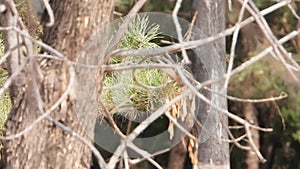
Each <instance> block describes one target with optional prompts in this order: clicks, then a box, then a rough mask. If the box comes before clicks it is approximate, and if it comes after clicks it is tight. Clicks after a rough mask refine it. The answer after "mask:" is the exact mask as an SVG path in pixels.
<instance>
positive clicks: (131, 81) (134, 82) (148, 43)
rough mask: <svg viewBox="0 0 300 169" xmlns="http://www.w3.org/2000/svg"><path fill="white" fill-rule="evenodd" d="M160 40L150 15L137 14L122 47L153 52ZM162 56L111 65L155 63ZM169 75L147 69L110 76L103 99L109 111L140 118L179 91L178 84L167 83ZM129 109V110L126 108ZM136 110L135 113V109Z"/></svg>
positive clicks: (123, 60) (137, 58)
mask: <svg viewBox="0 0 300 169" xmlns="http://www.w3.org/2000/svg"><path fill="white" fill-rule="evenodd" d="M157 38H159V25H156V24H152V25H150V23H149V19H148V16H146V15H143V16H140V15H137V16H136V17H135V18H134V19H133V21H132V22H131V23H130V24H129V26H128V30H127V31H126V32H125V34H124V36H123V37H122V39H121V41H120V43H119V45H118V46H119V48H133V49H152V48H158V47H159V46H158V45H157V44H155V43H153V42H152V40H154V39H157ZM161 58H162V56H156V57H151V58H145V57H142V56H138V57H131V56H129V57H126V58H118V57H116V58H113V59H112V60H111V61H110V64H123V65H124V64H126V65H137V64H152V63H157V60H159V59H161ZM168 80H170V79H169V77H168V75H167V74H166V73H165V72H164V71H163V70H161V69H157V68H143V69H135V70H126V71H119V72H113V73H106V75H105V80H104V89H103V91H102V93H101V94H102V98H103V100H104V101H105V104H106V105H107V106H108V107H109V109H113V108H116V107H118V108H125V110H124V111H123V112H118V113H123V114H128V115H130V116H131V117H136V116H137V115H138V112H146V113H150V112H151V111H153V110H154V109H156V108H158V107H160V106H161V105H162V104H164V103H165V100H166V98H167V97H169V96H170V93H172V92H173V93H174V92H176V89H177V85H176V84H175V83H174V82H172V83H170V84H169V83H167V81H168ZM126 108H127V109H126ZM132 108H134V110H132Z"/></svg>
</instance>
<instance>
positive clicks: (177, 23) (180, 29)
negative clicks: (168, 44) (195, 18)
mask: <svg viewBox="0 0 300 169" xmlns="http://www.w3.org/2000/svg"><path fill="white" fill-rule="evenodd" d="M181 3H182V0H177V2H176V5H175V7H174V10H173V12H172V18H173V22H174V24H175V28H176V32H177V37H178V41H179V43H183V37H182V32H181V31H182V28H181V26H180V24H179V21H178V17H177V14H178V11H179V8H180V6H181ZM181 53H182V56H183V63H184V64H191V63H192V62H191V61H190V59H189V57H188V56H187V53H186V50H185V49H184V48H181Z"/></svg>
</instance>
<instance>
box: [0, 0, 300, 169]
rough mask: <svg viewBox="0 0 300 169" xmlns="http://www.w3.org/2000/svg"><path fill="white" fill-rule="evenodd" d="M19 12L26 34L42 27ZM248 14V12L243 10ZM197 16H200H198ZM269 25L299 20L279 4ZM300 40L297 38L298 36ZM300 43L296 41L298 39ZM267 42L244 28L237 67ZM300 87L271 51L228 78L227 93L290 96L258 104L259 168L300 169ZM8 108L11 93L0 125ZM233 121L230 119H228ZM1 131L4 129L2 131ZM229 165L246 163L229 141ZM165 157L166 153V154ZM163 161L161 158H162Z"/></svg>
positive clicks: (123, 3)
mask: <svg viewBox="0 0 300 169" xmlns="http://www.w3.org/2000/svg"><path fill="white" fill-rule="evenodd" d="M136 1H137V0H117V1H116V7H115V11H116V12H118V13H119V15H115V16H116V18H117V17H120V14H122V15H123V16H124V15H126V14H127V13H128V11H129V10H130V9H131V7H133V5H134V4H135V2H136ZM17 2H18V4H20V5H19V6H18V8H19V11H20V16H22V18H23V20H24V21H25V23H26V25H27V26H28V29H29V31H30V33H31V34H32V35H34V36H38V35H37V34H36V32H41V29H40V28H39V27H38V26H37V23H38V22H37V21H36V20H35V18H32V17H31V14H30V12H28V10H26V9H27V8H28V7H27V6H26V4H25V3H23V1H22V0H18V1H17ZM254 2H255V3H256V5H257V6H258V7H259V8H260V9H264V8H266V7H268V6H270V5H272V4H274V3H275V2H274V1H273V0H254ZM175 3H176V1H175V0H164V1H157V0H149V1H148V2H147V4H146V5H145V6H144V7H143V9H142V11H144V12H166V13H171V12H172V9H173V8H174V6H175ZM237 4H238V3H237V2H235V1H234V0H233V9H232V11H229V10H228V11H227V27H231V26H233V25H234V22H235V21H236V20H237V18H238V15H239V9H240V6H239V5H237ZM291 5H292V6H293V7H294V9H295V10H296V11H298V13H300V9H299V8H300V6H299V5H298V4H296V3H293V4H291ZM190 7H191V0H183V5H182V7H181V9H180V13H179V16H181V17H183V18H185V19H187V20H191V16H192V15H193V14H192V12H191V10H190V9H191V8H190ZM246 16H247V14H246ZM198 17H201V16H198ZM265 18H266V20H267V21H268V23H269V25H270V27H271V28H272V30H273V32H274V34H275V36H276V37H277V38H280V37H283V36H284V35H286V34H288V33H289V32H291V31H293V30H296V29H298V28H299V21H298V20H297V19H296V18H295V17H294V15H293V14H292V12H291V10H290V9H289V8H288V7H284V8H281V9H279V10H277V11H275V12H272V13H271V14H269V15H267V16H265ZM299 39H300V38H299ZM299 39H298V38H296V39H293V40H291V41H289V42H287V43H286V44H284V47H285V48H286V49H287V50H288V51H289V52H291V53H292V55H293V57H294V58H295V60H297V61H298V63H300V57H299V50H300V48H299V46H300V44H299V43H298V40H299ZM0 42H1V43H0V44H1V45H0V52H1V56H3V53H4V45H3V39H2V36H1V41H0ZM299 42H300V40H299ZM230 43H231V37H227V52H228V53H229V49H230ZM266 45H267V43H266V41H265V39H264V37H263V36H262V33H261V31H260V30H259V27H258V26H257V25H256V24H253V25H252V26H249V27H245V28H243V29H242V30H241V32H240V38H239V41H238V47H237V50H236V60H235V66H238V65H240V64H241V63H242V62H243V61H246V60H248V59H249V58H250V57H252V56H254V55H255V54H257V53H258V52H259V51H261V50H262V49H263V48H264V47H265V46H266ZM6 78H7V71H6V70H5V67H2V66H1V68H0V85H1V86H2V85H3V83H4V82H5V80H6ZM299 89H300V87H299V85H297V84H295V82H294V81H293V80H292V79H291V78H290V75H289V74H288V72H287V71H286V70H285V69H284V68H283V67H282V65H281V64H280V63H279V62H278V61H277V60H275V59H274V58H272V57H271V56H268V57H266V58H265V59H263V60H261V61H259V62H257V63H255V64H253V65H252V66H251V67H250V68H248V69H246V70H245V71H244V72H242V73H240V74H238V75H235V76H234V77H233V78H232V80H231V83H230V88H229V91H228V94H229V95H232V96H236V97H240V98H253V99H257V98H266V97H271V96H278V95H280V93H281V92H285V93H287V94H288V98H286V99H284V100H281V101H274V102H266V103H256V104H254V106H255V109H256V110H257V113H256V117H257V119H258V123H259V125H260V126H262V127H272V128H273V129H274V131H273V132H271V133H263V132H261V133H259V134H260V140H259V143H260V147H261V148H260V149H261V151H262V153H263V155H264V156H265V157H266V158H267V160H268V161H267V163H265V164H261V166H260V168H263V169H276V168H282V169H299V168H300V160H299V159H300V97H299V96H300V90H299ZM242 106H243V105H242V104H241V103H238V102H234V101H229V110H230V111H231V112H234V113H236V114H238V115H240V116H241V117H243V116H244V114H243V112H242V111H243V110H242V109H243V107H242ZM10 108H11V103H10V100H9V95H8V93H7V92H6V94H5V95H3V96H1V98H0V129H1V128H2V126H3V124H4V122H5V119H6V115H7V113H8V112H9V110H10ZM230 123H231V124H232V125H235V124H234V123H233V122H230ZM1 131H2V130H1ZM242 132H243V131H238V130H237V131H234V132H233V134H234V135H236V136H238V135H239V134H241V133H242ZM231 150H232V153H231V167H232V168H233V169H240V168H246V165H245V160H243V159H245V158H246V152H245V151H243V150H240V149H239V148H237V147H235V146H233V145H232V149H231ZM164 157H166V156H164ZM164 161H165V160H164Z"/></svg>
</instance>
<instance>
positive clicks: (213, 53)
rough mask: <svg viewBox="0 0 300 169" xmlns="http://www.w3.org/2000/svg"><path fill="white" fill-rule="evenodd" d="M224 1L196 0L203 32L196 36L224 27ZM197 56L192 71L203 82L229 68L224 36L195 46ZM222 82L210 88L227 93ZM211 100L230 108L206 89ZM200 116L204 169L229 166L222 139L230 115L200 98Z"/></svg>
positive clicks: (208, 33) (200, 153) (214, 31)
mask: <svg viewBox="0 0 300 169" xmlns="http://www.w3.org/2000/svg"><path fill="white" fill-rule="evenodd" d="M225 3H226V1H224V0H215V1H210V0H194V1H193V8H194V11H197V12H198V15H197V19H196V24H195V25H196V26H197V27H198V28H199V29H200V31H201V33H200V34H199V35H196V36H195V37H194V38H197V39H198V38H204V37H208V36H211V35H214V34H216V33H219V32H221V31H222V30H224V29H225ZM195 51H196V53H197V57H193V58H192V63H193V64H192V72H193V74H194V76H195V78H196V79H197V80H199V81H200V82H202V81H206V80H209V79H214V78H218V77H220V76H223V75H224V74H225V71H226V54H225V38H222V39H220V40H217V41H215V42H213V43H212V44H209V45H205V46H202V47H200V48H197V49H195ZM223 85H224V84H223V83H217V84H213V85H211V86H210V88H211V89H212V90H214V91H217V92H219V93H223V94H226V89H223ZM203 93H204V94H205V96H206V97H208V98H209V99H210V101H211V102H212V104H214V105H216V106H218V107H220V108H222V109H227V101H226V98H224V97H223V96H219V95H217V94H212V93H209V92H203ZM196 113H197V116H198V120H199V121H200V123H202V125H204V129H202V130H201V132H200V133H199V136H198V137H199V141H200V142H201V144H200V145H199V159H198V160H199V163H198V167H199V168H201V169H208V168H215V169H216V168H217V169H218V168H220V169H221V168H222V169H225V168H226V169H228V168H229V145H228V143H226V142H223V141H221V140H220V138H223V139H227V133H226V131H225V129H224V127H227V118H226V117H224V116H222V113H221V112H219V111H217V110H216V109H214V108H213V107H211V106H209V105H207V104H205V103H203V102H202V101H199V102H198V105H197V107H196Z"/></svg>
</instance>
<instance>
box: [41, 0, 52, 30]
mask: <svg viewBox="0 0 300 169" xmlns="http://www.w3.org/2000/svg"><path fill="white" fill-rule="evenodd" d="M43 3H44V5H45V8H46V11H47V13H48V15H49V22H48V23H47V24H46V26H47V27H51V26H53V25H54V13H53V10H52V8H51V6H50V4H49V0H43Z"/></svg>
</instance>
